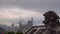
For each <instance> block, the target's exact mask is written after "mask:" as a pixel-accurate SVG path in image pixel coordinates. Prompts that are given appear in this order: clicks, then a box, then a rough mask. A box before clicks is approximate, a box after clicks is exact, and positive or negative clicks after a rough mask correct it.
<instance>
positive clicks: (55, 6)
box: [0, 0, 60, 24]
mask: <svg viewBox="0 0 60 34" xmlns="http://www.w3.org/2000/svg"><path fill="white" fill-rule="evenodd" d="M49 10H53V11H55V12H56V13H58V14H59V15H60V0H0V24H5V23H6V24H10V22H9V21H11V20H14V19H16V18H19V17H21V18H24V19H25V18H27V17H35V18H39V19H40V20H43V14H44V13H45V12H47V11H49ZM37 24H38V23H37Z"/></svg>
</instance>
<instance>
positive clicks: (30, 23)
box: [28, 17, 33, 28]
mask: <svg viewBox="0 0 60 34" xmlns="http://www.w3.org/2000/svg"><path fill="white" fill-rule="evenodd" d="M32 26H33V17H32V18H31V20H29V21H28V27H29V28H30V27H32Z"/></svg>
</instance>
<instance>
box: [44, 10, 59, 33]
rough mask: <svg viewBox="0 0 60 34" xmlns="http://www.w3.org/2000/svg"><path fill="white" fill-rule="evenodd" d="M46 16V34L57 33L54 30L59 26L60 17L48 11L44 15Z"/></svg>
mask: <svg viewBox="0 0 60 34" xmlns="http://www.w3.org/2000/svg"><path fill="white" fill-rule="evenodd" d="M44 16H45V20H44V21H43V23H44V24H45V26H46V31H47V32H48V33H46V34H53V33H56V31H55V30H54V29H55V28H57V26H58V25H59V20H58V19H59V16H58V15H57V14H56V13H55V12H54V11H48V12H46V13H45V14H44Z"/></svg>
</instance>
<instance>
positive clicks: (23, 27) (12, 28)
mask: <svg viewBox="0 0 60 34" xmlns="http://www.w3.org/2000/svg"><path fill="white" fill-rule="evenodd" d="M32 26H33V18H31V20H28V21H27V24H22V22H21V21H19V26H14V23H13V24H11V26H7V25H2V24H0V27H2V28H4V29H5V30H6V31H7V32H17V31H20V32H25V31H26V30H27V29H29V28H31V27H32Z"/></svg>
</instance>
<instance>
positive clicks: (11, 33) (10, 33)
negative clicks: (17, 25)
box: [5, 32, 14, 34]
mask: <svg viewBox="0 0 60 34" xmlns="http://www.w3.org/2000/svg"><path fill="white" fill-rule="evenodd" d="M5 34H14V32H7V33H5Z"/></svg>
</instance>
